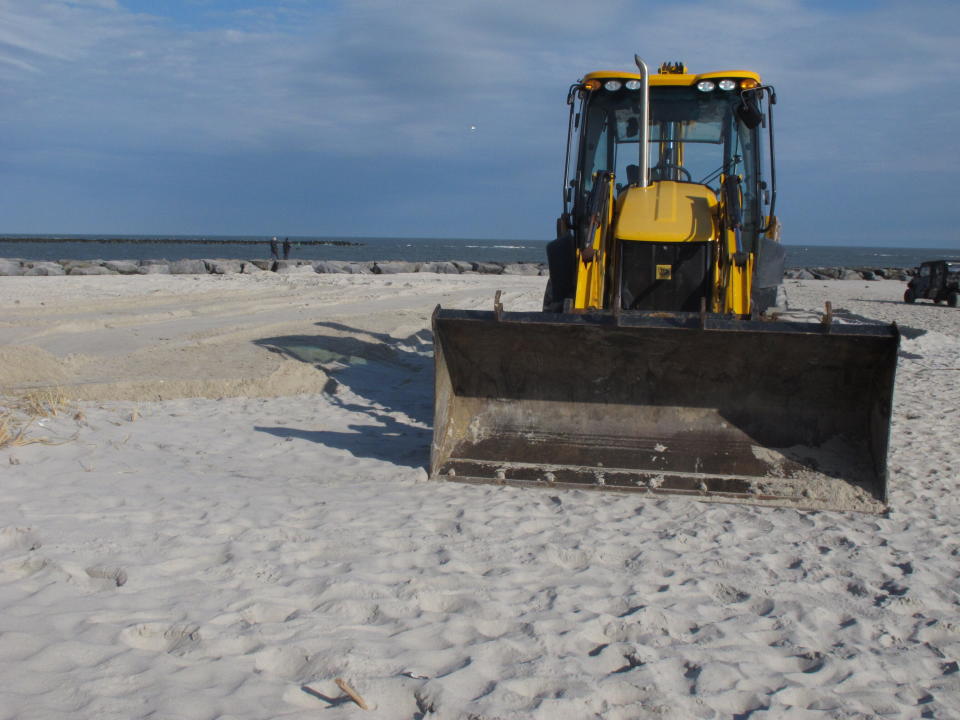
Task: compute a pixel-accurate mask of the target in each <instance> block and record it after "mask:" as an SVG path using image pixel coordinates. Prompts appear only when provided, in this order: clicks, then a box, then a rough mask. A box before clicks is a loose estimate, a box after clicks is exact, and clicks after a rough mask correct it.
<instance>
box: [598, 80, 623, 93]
mask: <svg viewBox="0 0 960 720" xmlns="http://www.w3.org/2000/svg"><path fill="white" fill-rule="evenodd" d="M622 87H623V83H622V82H620V81H619V80H607V81H606V82H605V83H604V84H603V88H604V90H609V91H610V92H613V91H614V90H619V89H620V88H622Z"/></svg>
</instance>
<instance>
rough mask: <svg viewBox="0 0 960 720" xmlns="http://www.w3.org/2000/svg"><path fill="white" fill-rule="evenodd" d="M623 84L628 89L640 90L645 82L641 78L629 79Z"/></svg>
mask: <svg viewBox="0 0 960 720" xmlns="http://www.w3.org/2000/svg"><path fill="white" fill-rule="evenodd" d="M623 86H624V87H625V88H626V89H627V90H639V89H640V88H642V87H643V83H642V82H640V81H639V80H627V81H626V82H625V83H624V84H623Z"/></svg>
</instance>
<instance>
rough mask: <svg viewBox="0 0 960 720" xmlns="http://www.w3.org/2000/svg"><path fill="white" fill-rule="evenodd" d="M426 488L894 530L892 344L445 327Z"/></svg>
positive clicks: (715, 328) (688, 324)
mask: <svg viewBox="0 0 960 720" xmlns="http://www.w3.org/2000/svg"><path fill="white" fill-rule="evenodd" d="M433 333H434V343H435V346H434V347H435V357H436V396H435V416H434V435H433V446H432V448H431V460H430V475H431V477H432V478H438V479H446V480H456V481H463V482H492V483H509V484H517V485H536V486H544V487H556V488H571V487H576V488H582V489H594V490H615V491H627V492H640V493H647V494H651V495H660V494H680V495H689V496H692V497H694V498H698V499H706V500H719V501H725V502H746V503H753V504H764V505H788V506H793V507H801V508H810V509H836V510H859V511H866V512H882V511H883V510H884V509H885V507H886V501H887V472H886V458H887V444H888V439H889V427H890V410H891V404H892V399H893V382H894V374H895V371H896V362H897V350H898V346H899V334H898V332H897V329H896V326H871V325H841V324H825V325H820V324H806V323H804V324H801V323H792V322H761V321H744V320H732V319H727V318H723V317H721V316H716V315H707V316H703V317H701V316H700V315H698V314H696V313H656V314H629V313H623V314H621V315H620V316H614V315H611V314H593V315H590V314H553V313H509V312H499V313H494V312H481V311H470V310H441V309H440V308H439V307H438V308H437V310H436V311H435V313H434V316H433Z"/></svg>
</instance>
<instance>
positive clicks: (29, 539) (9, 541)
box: [0, 526, 42, 552]
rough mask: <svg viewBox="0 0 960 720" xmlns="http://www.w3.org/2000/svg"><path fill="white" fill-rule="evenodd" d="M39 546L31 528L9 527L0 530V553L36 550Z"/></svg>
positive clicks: (37, 538)
mask: <svg viewBox="0 0 960 720" xmlns="http://www.w3.org/2000/svg"><path fill="white" fill-rule="evenodd" d="M41 544H42V543H41V542H40V538H39V537H37V535H36V533H34V532H33V530H32V529H31V528H22V527H13V526H9V527H5V528H2V529H0V552H7V551H8V550H15V551H25V550H36V549H37V548H39V547H41Z"/></svg>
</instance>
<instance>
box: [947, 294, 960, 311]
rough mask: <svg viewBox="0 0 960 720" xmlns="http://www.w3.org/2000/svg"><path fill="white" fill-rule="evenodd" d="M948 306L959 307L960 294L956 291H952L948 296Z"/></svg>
mask: <svg viewBox="0 0 960 720" xmlns="http://www.w3.org/2000/svg"><path fill="white" fill-rule="evenodd" d="M947 304H948V305H949V306H950V307H957V305H958V304H960V293H957V291H956V290H951V291H950V294H949V295H947Z"/></svg>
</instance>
